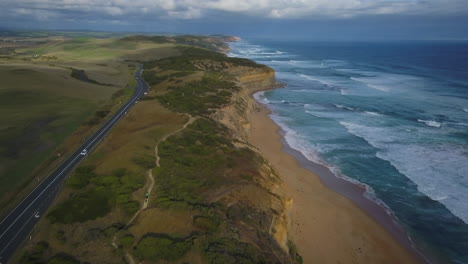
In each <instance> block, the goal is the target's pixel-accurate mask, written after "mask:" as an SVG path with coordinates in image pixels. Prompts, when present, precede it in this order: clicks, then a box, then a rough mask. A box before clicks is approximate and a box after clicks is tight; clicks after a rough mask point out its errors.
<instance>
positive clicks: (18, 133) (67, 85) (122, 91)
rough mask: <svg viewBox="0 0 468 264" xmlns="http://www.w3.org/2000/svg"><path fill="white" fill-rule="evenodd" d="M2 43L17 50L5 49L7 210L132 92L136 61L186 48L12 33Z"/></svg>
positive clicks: (3, 179)
mask: <svg viewBox="0 0 468 264" xmlns="http://www.w3.org/2000/svg"><path fill="white" fill-rule="evenodd" d="M2 45H3V46H7V47H8V49H9V51H10V52H8V53H7V54H3V55H2V56H0V80H1V82H0V208H2V209H1V210H0V215H3V214H4V213H6V212H7V211H8V210H9V209H10V208H11V207H12V206H14V205H15V203H16V202H17V201H19V200H20V199H21V197H23V196H24V195H25V194H27V193H28V192H29V191H30V190H31V189H32V188H34V187H35V185H36V184H37V183H38V182H39V181H40V180H42V179H43V178H44V177H46V176H47V175H48V174H49V173H50V171H51V170H52V169H53V168H55V167H56V166H57V165H58V164H59V163H60V162H61V161H62V160H63V159H64V158H65V157H66V156H67V154H68V153H70V151H72V150H73V149H74V148H76V147H77V146H78V145H79V144H80V142H82V140H83V138H85V137H87V136H88V135H89V134H90V133H91V132H92V131H94V130H96V129H97V128H98V126H99V125H100V124H102V123H103V122H104V121H105V119H106V118H107V117H108V116H110V114H111V113H112V112H113V111H115V110H116V109H117V108H118V107H119V105H121V103H122V102H124V101H126V100H127V98H129V96H130V95H131V93H132V91H133V88H134V87H135V85H136V83H135V80H134V78H133V74H134V72H135V70H136V64H135V62H134V60H140V59H142V58H147V59H158V58H163V57H167V56H171V55H175V54H178V51H177V50H176V49H174V48H173V47H172V45H171V44H167V45H159V44H155V43H150V42H148V43H141V44H134V43H129V42H128V41H123V40H120V39H113V38H107V39H96V38H90V37H79V38H68V37H57V36H53V37H47V36H41V37H40V38H35V37H24V36H22V37H21V38H15V37H5V38H3V39H2V41H0V48H2ZM148 53H150V54H151V56H147V54H148ZM77 72H78V73H80V74H81V75H83V76H86V78H85V79H84V78H77V76H76V73H77Z"/></svg>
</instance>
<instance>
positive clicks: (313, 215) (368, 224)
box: [248, 99, 424, 264]
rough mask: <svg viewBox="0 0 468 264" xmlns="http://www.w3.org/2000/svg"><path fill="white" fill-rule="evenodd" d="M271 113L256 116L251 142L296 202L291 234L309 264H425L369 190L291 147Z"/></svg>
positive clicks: (252, 120)
mask: <svg viewBox="0 0 468 264" xmlns="http://www.w3.org/2000/svg"><path fill="white" fill-rule="evenodd" d="M252 100H254V99H252ZM259 105H260V104H259ZM269 113H270V112H269V110H268V109H267V108H266V107H265V106H260V108H259V111H258V112H254V113H252V114H251V116H250V124H251V128H250V132H249V135H248V140H249V142H250V143H251V144H252V145H254V146H255V147H257V148H258V149H259V150H260V152H261V153H262V154H263V155H264V157H265V158H267V159H268V161H269V162H270V163H271V164H272V165H273V167H274V168H275V169H276V171H277V172H278V173H279V175H280V177H281V178H282V179H283V181H284V184H285V189H286V192H287V194H288V195H289V197H291V198H292V200H293V205H292V207H291V209H290V212H289V214H290V222H289V223H288V229H289V230H288V232H289V236H290V239H291V240H292V241H294V242H295V244H296V246H297V248H298V251H299V253H300V254H301V256H302V257H303V259H304V263H306V264H308V263H343V264H344V263H389V264H390V263H392V264H393V263H422V262H424V261H423V259H422V257H421V256H420V255H418V254H417V253H416V251H415V250H411V243H410V241H409V240H408V238H407V237H406V235H405V233H404V231H403V230H402V229H401V227H400V226H399V225H398V223H396V221H395V220H393V218H392V217H391V216H389V215H388V214H387V213H386V212H385V210H384V208H383V207H381V206H379V205H378V204H376V203H374V202H372V201H370V200H368V199H367V198H365V197H364V196H363V192H364V191H365V188H364V187H363V186H359V185H355V184H353V183H350V182H348V181H345V180H343V179H340V178H337V177H335V176H334V175H333V173H331V172H330V171H329V170H328V169H327V168H326V167H324V166H321V165H318V164H315V163H312V162H310V161H308V160H307V159H306V158H305V157H303V156H302V154H301V153H299V152H297V151H295V150H293V149H291V148H289V147H287V145H286V144H285V143H284V141H283V138H282V136H281V129H280V128H279V127H278V126H277V125H276V124H275V123H274V122H273V121H272V120H271V119H270V118H269V116H268V115H269ZM334 190H336V191H338V192H339V193H337V192H336V191H334ZM358 205H359V206H358Z"/></svg>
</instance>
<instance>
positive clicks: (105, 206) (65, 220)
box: [47, 188, 111, 224]
mask: <svg viewBox="0 0 468 264" xmlns="http://www.w3.org/2000/svg"><path fill="white" fill-rule="evenodd" d="M110 198H111V197H110V195H109V193H107V191H106V190H105V189H97V188H96V189H90V190H88V191H85V192H82V193H78V194H77V195H75V196H73V197H71V198H69V199H68V200H67V201H65V202H64V203H62V204H60V205H58V206H57V207H55V208H54V209H52V211H51V212H50V213H49V214H48V215H47V216H48V218H49V220H50V221H51V222H52V223H62V224H71V223H76V222H85V221H88V220H93V219H96V218H98V217H102V216H104V215H106V214H107V213H109V212H110V210H111V205H110Z"/></svg>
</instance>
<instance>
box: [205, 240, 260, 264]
mask: <svg viewBox="0 0 468 264" xmlns="http://www.w3.org/2000/svg"><path fill="white" fill-rule="evenodd" d="M204 254H205V256H206V257H207V259H208V262H209V263H212V264H239V263H241V264H251V263H252V264H253V263H261V262H262V261H261V260H260V259H259V257H258V255H257V253H256V251H255V248H254V247H253V246H252V245H250V244H247V243H244V242H240V241H238V240H236V239H234V238H227V237H226V238H218V239H211V240H210V241H208V242H206V245H205V247H204Z"/></svg>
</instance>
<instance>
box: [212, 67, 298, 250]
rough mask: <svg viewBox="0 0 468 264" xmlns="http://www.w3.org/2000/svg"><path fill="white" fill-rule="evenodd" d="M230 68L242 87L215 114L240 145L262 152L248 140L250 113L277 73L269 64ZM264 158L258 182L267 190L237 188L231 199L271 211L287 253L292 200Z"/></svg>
mask: <svg viewBox="0 0 468 264" xmlns="http://www.w3.org/2000/svg"><path fill="white" fill-rule="evenodd" d="M229 71H230V73H231V74H233V75H234V76H235V77H236V78H237V81H238V85H239V86H240V87H241V90H240V91H239V92H238V93H236V94H234V95H233V97H232V101H231V103H230V104H229V105H227V106H225V107H224V108H222V109H220V110H219V111H218V112H216V113H215V114H214V115H213V117H214V118H215V119H216V120H218V121H219V122H221V123H223V124H224V125H226V126H227V127H228V128H230V129H231V130H232V131H233V132H234V136H235V138H236V139H237V140H238V144H241V145H244V146H248V147H249V148H250V149H252V150H254V151H256V152H257V153H259V152H258V150H257V149H256V148H255V147H253V146H251V145H249V144H248V143H247V134H248V132H249V130H250V129H251V126H250V115H251V113H252V112H253V111H258V109H259V105H258V103H257V102H256V101H255V100H254V99H253V98H252V94H253V93H255V92H257V91H261V90H267V89H271V88H273V87H276V86H278V84H277V83H276V80H275V72H274V70H273V69H271V68H269V67H266V66H265V67H261V68H255V69H254V68H251V67H233V68H231V69H230V70H229ZM259 154H260V153H259ZM260 155H261V154H260ZM263 161H264V162H263V166H262V167H261V169H260V171H261V177H259V178H258V179H255V181H256V183H257V184H258V185H260V186H261V187H262V189H265V190H267V193H264V192H262V191H260V190H259V188H255V187H253V188H252V187H251V186H246V187H244V188H243V189H241V190H238V191H237V194H241V195H232V196H231V197H230V198H229V199H246V200H249V201H251V202H254V203H256V204H255V206H256V207H258V208H260V209H262V210H265V211H269V212H271V217H272V219H271V226H270V235H271V236H272V237H274V239H275V240H276V242H277V243H278V245H279V246H280V247H281V248H282V249H283V250H284V251H285V252H288V250H289V248H288V233H287V226H288V222H289V220H288V208H289V207H290V206H291V204H292V200H291V199H289V198H288V197H286V195H285V192H284V190H283V183H282V181H281V179H280V178H279V176H278V174H277V173H276V172H275V171H274V169H273V168H272V167H271V165H270V164H269V163H268V161H266V160H265V159H264V160H263Z"/></svg>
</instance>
